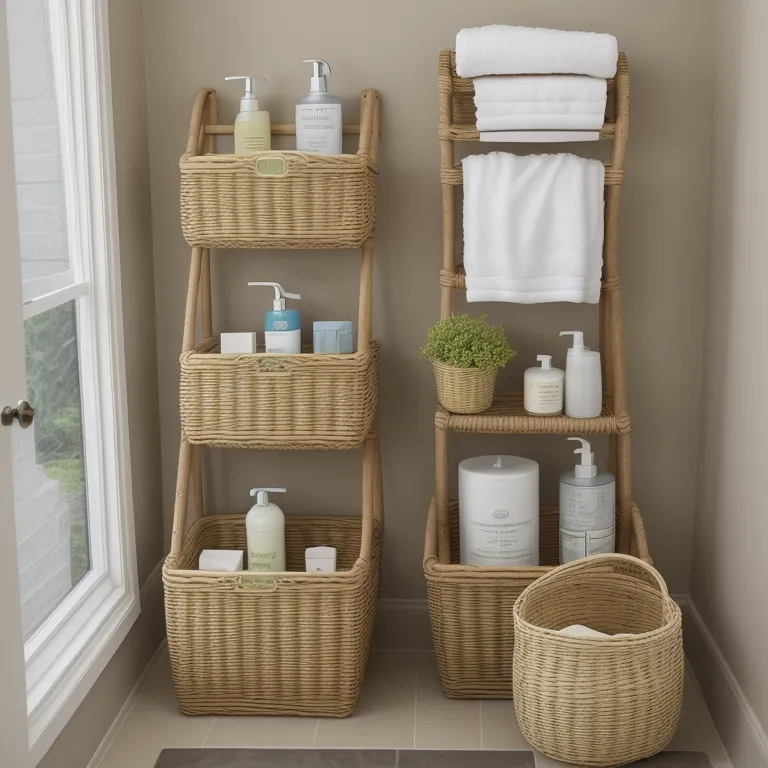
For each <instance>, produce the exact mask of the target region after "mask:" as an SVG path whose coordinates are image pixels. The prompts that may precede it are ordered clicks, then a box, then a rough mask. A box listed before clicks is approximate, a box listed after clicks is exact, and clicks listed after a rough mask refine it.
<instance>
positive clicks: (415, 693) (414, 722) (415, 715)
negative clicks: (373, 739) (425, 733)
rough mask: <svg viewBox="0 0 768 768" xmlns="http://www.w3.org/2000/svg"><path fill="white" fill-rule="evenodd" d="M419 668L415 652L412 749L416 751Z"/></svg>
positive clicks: (418, 658)
mask: <svg viewBox="0 0 768 768" xmlns="http://www.w3.org/2000/svg"><path fill="white" fill-rule="evenodd" d="M420 666H421V651H416V685H415V686H414V691H413V748H414V749H416V723H417V721H418V717H419V667H420Z"/></svg>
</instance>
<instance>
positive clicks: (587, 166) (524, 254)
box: [463, 152, 605, 304]
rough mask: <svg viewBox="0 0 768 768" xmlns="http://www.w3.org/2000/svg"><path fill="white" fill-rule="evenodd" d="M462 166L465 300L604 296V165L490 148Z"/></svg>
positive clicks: (523, 300) (533, 300)
mask: <svg viewBox="0 0 768 768" xmlns="http://www.w3.org/2000/svg"><path fill="white" fill-rule="evenodd" d="M463 171H464V268H465V270H466V274H467V277H466V282H467V301H509V302H516V303H519V304H538V303H543V302H553V301H570V302H586V303H589V304H596V303H597V302H598V301H599V299H600V273H601V269H602V263H603V256H602V246H603V182H604V177H605V169H604V167H603V164H602V163H601V162H599V161H598V160H588V159H586V158H583V157H577V156H576V155H567V154H558V155H528V156H525V157H519V156H517V155H512V154H508V153H506V152H491V153H489V154H487V155H471V156H469V157H466V158H464V160H463Z"/></svg>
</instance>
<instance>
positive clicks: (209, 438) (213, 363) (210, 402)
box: [179, 341, 379, 449]
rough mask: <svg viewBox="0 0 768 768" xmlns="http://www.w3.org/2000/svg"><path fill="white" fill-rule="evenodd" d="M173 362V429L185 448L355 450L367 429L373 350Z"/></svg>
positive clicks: (373, 393)
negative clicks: (177, 423) (176, 423)
mask: <svg viewBox="0 0 768 768" xmlns="http://www.w3.org/2000/svg"><path fill="white" fill-rule="evenodd" d="M216 350H217V345H216V342H214V341H209V342H208V343H207V344H204V345H202V346H200V347H198V348H197V349H195V350H188V351H186V352H182V354H181V383H180V398H179V399H180V408H181V423H182V427H183V429H184V432H185V434H186V436H187V439H188V440H189V441H190V442H191V443H204V444H206V445H214V446H218V447H230V448H232V447H234V448H295V449H342V448H357V447H359V446H360V445H362V443H363V441H364V440H365V437H366V435H368V434H369V433H370V431H371V430H372V429H373V426H374V423H375V419H376V403H377V398H378V379H377V372H378V367H377V361H378V351H379V345H378V342H375V341H374V342H371V344H370V347H369V348H368V349H366V350H363V351H361V352H357V353H355V354H352V355H313V354H301V355H280V356H272V355H264V354H252V355H220V354H218V353H217V351H216Z"/></svg>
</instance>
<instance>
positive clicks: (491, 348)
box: [421, 315, 515, 413]
mask: <svg viewBox="0 0 768 768" xmlns="http://www.w3.org/2000/svg"><path fill="white" fill-rule="evenodd" d="M421 356H422V357H425V358H427V359H428V360H430V361H431V362H432V366H433V367H434V369H435V381H436V382H437V399H438V400H439V401H440V405H442V406H443V408H445V409H446V410H448V411H451V412H452V413H482V411H485V410H487V409H488V408H490V406H491V403H492V402H493V388H494V386H495V384H496V372H497V371H498V369H499V368H503V367H504V366H505V365H506V364H507V363H508V362H509V361H510V360H511V359H512V358H513V357H514V356H515V350H514V349H511V348H510V346H509V344H507V338H506V336H505V335H504V328H503V326H501V325H489V324H488V317H487V315H483V316H482V317H470V316H469V315H453V316H452V317H446V318H443V319H442V320H438V321H437V322H436V323H435V324H434V325H433V326H432V327H431V328H430V329H429V331H428V334H427V343H426V345H425V346H424V348H423V349H422V350H421Z"/></svg>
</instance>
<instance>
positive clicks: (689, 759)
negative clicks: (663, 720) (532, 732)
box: [536, 751, 718, 768]
mask: <svg viewBox="0 0 768 768" xmlns="http://www.w3.org/2000/svg"><path fill="white" fill-rule="evenodd" d="M632 766H637V768H718V766H717V765H713V764H712V762H711V761H710V759H709V758H708V757H707V756H706V755H705V754H704V753H703V752H659V754H658V755H654V756H653V757H649V758H647V759H646V760H640V761H639V762H637V763H632V765H627V766H625V768H632ZM536 768H574V766H573V765H572V764H570V763H561V762H559V761H558V760H553V759H552V758H551V757H546V756H545V755H542V754H541V752H538V751H537V752H536Z"/></svg>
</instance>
